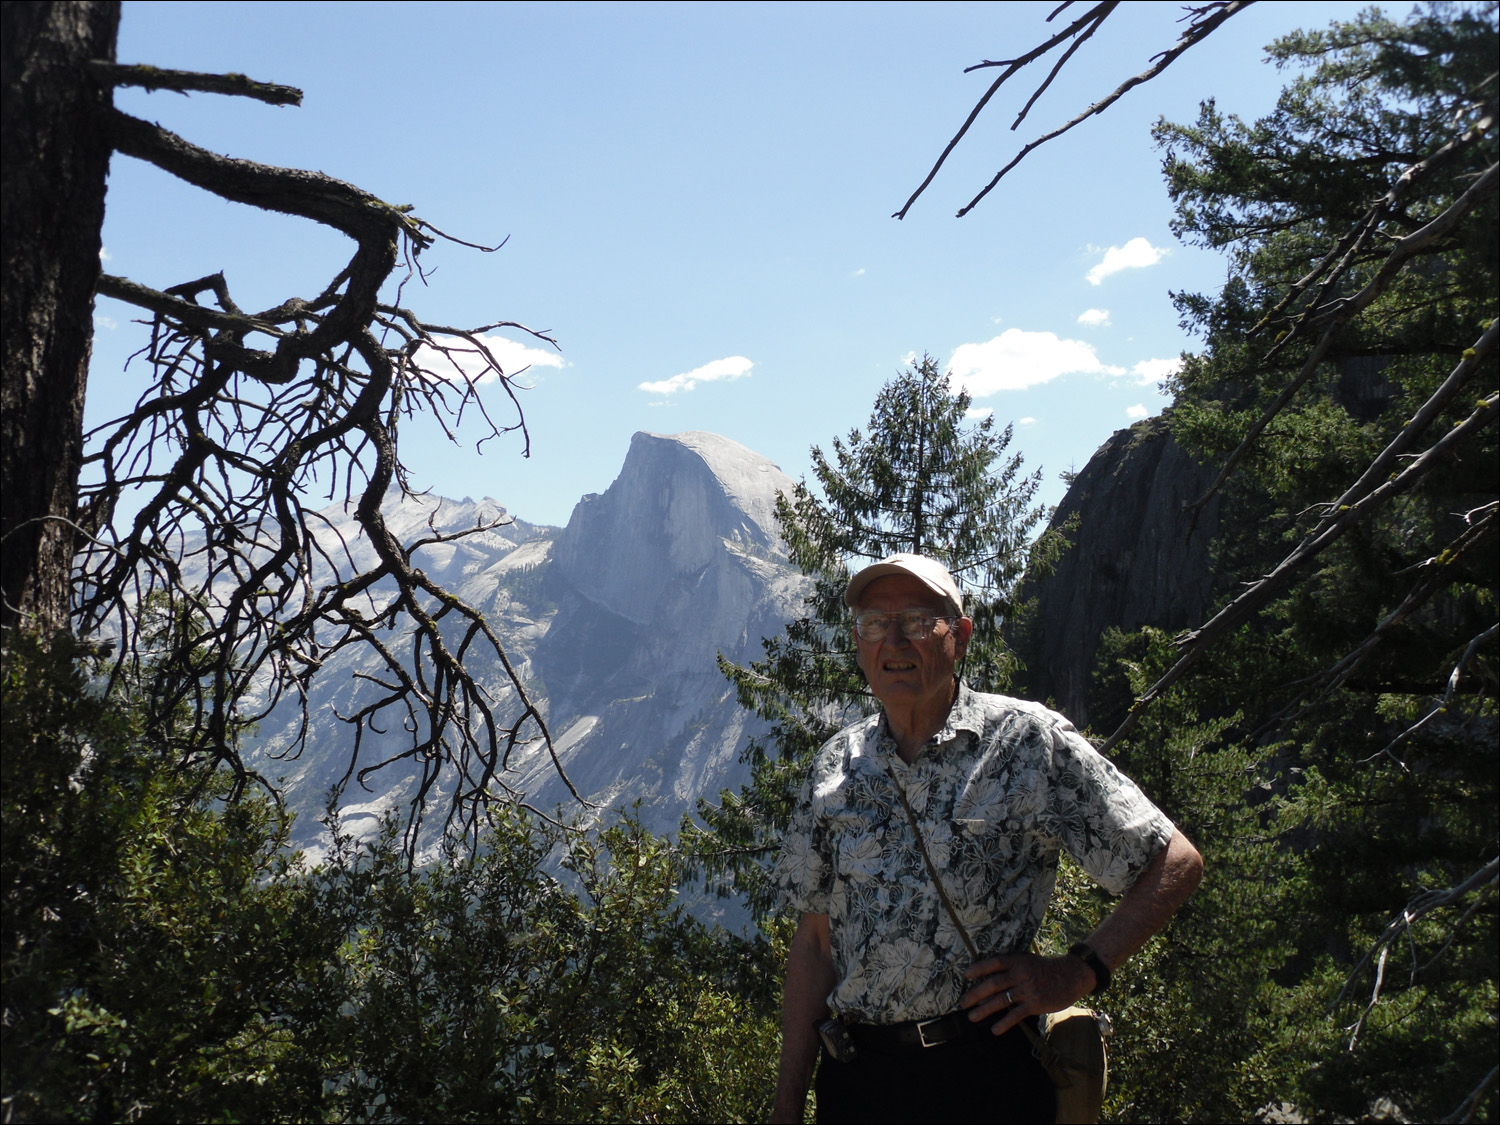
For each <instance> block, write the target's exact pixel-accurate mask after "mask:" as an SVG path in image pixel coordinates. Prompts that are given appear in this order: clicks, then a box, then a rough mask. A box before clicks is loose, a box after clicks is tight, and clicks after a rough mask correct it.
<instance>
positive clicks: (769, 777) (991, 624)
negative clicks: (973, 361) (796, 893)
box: [681, 356, 1061, 918]
mask: <svg viewBox="0 0 1500 1125" xmlns="http://www.w3.org/2000/svg"><path fill="white" fill-rule="evenodd" d="M969 405H970V399H969V396H968V394H967V393H966V392H964V391H962V390H954V388H953V387H952V386H951V385H950V381H949V377H948V375H946V374H942V373H940V371H939V369H938V365H937V361H936V360H934V359H933V358H932V357H931V356H923V357H922V359H921V360H920V361H917V362H915V363H913V364H911V365H910V366H909V367H908V368H907V369H906V370H905V371H903V372H901V373H899V374H898V375H897V376H896V377H895V378H894V379H892V380H891V381H890V382H889V383H887V384H886V385H885V386H884V387H882V388H881V390H880V393H879V394H878V395H877V396H876V399H875V406H874V409H873V410H872V411H871V414H870V421H869V425H868V426H867V427H866V428H865V430H864V431H860V430H858V429H855V430H851V431H850V432H849V435H848V437H847V438H843V439H840V438H837V437H836V438H834V439H833V456H832V459H830V458H829V457H828V456H827V455H825V454H824V452H823V451H822V450H821V449H819V448H818V447H816V446H814V447H813V449H812V463H813V475H814V476H815V477H816V479H817V486H816V489H814V487H812V486H810V485H809V484H808V483H807V481H805V480H803V481H801V482H799V483H798V484H797V486H796V487H795V488H794V489H793V491H792V494H791V495H790V496H786V495H782V496H780V497H779V498H778V500H777V506H776V518H777V523H778V524H779V526H780V529H781V534H782V537H783V539H784V540H785V542H786V545H787V549H788V552H789V554H790V556H791V560H792V562H793V563H794V564H795V565H796V566H797V567H798V568H799V569H800V570H801V571H802V572H803V574H805V575H807V576H808V577H809V578H811V579H812V583H813V589H812V592H811V593H810V594H809V595H808V597H807V598H806V600H805V602H804V604H805V606H806V612H805V614H804V616H802V617H801V618H798V619H797V620H795V621H792V622H789V623H788V624H787V627H786V631H785V632H784V633H783V634H782V635H781V636H778V637H772V638H767V639H766V640H765V641H764V642H763V644H764V648H765V659H763V660H759V661H756V662H755V663H753V664H751V665H750V667H748V668H741V667H738V666H736V665H734V664H732V663H730V662H729V661H727V660H725V659H723V657H720V660H719V667H720V669H721V670H722V671H723V673H724V674H725V675H726V676H727V677H728V678H729V679H730V681H731V682H732V683H733V684H734V686H735V692H736V694H737V695H738V697H739V701H740V705H741V706H742V707H745V708H746V709H748V710H750V711H753V712H754V713H755V714H756V715H758V716H759V717H760V718H762V719H765V720H766V721H767V722H769V723H770V724H771V732H770V734H769V735H768V736H766V737H764V738H759V739H754V740H752V741H751V743H750V745H749V747H748V748H747V750H746V752H745V754H746V759H747V760H748V761H749V763H750V766H751V780H750V782H749V784H748V785H746V786H744V787H742V789H741V791H740V792H739V793H731V792H730V791H728V790H725V791H724V792H723V793H722V794H721V795H720V804H719V805H717V806H715V805H713V804H711V803H710V802H707V801H700V802H699V806H698V814H699V816H700V817H701V818H702V820H703V822H704V824H705V825H706V826H707V829H706V831H705V830H704V829H703V828H700V827H699V826H698V825H696V824H694V823H693V822H692V820H691V819H690V818H685V819H684V822H683V828H682V837H681V839H682V842H683V847H684V849H685V850H687V851H689V852H691V853H692V854H693V855H694V856H695V857H696V858H697V860H698V861H699V863H700V864H701V865H702V869H703V870H704V871H706V872H707V873H708V875H709V877H710V880H711V881H712V880H713V879H715V878H717V879H719V880H720V882H719V884H718V885H719V887H720V889H721V891H723V892H724V893H731V894H740V895H743V896H744V898H745V899H746V901H747V902H748V903H749V905H750V908H751V911H752V913H753V914H755V915H756V916H757V917H762V918H763V917H765V916H766V912H767V911H768V910H769V909H770V907H771V900H772V891H771V888H770V887H769V885H768V884H767V882H766V872H767V869H768V865H769V862H770V861H771V860H773V859H774V858H775V852H776V848H777V847H778V846H779V842H780V838H781V833H782V831H783V830H784V829H785V827H786V824H787V821H788V820H789V819H790V817H791V812H792V805H793V803H794V801H795V799H796V796H797V792H798V790H799V789H800V787H801V784H802V779H803V776H804V775H805V773H806V770H807V766H808V763H809V762H810V761H811V759H812V755H813V754H814V753H815V752H816V751H817V749H818V747H820V746H821V745H822V744H823V743H824V742H826V741H827V740H828V739H829V738H831V737H832V736H833V735H834V734H835V733H837V731H838V730H839V729H840V727H842V726H843V725H844V724H845V723H846V722H848V721H849V720H850V719H851V718H852V717H854V716H855V715H858V714H861V713H864V712H865V711H867V710H868V709H870V708H871V707H873V706H874V702H873V699H872V698H871V696H870V692H869V689H868V687H867V686H866V684H865V680H864V676H863V674H862V673H861V672H860V671H859V668H858V666H857V665H856V663H855V650H854V644H853V639H852V633H851V631H850V625H849V613H848V609H847V608H846V607H845V605H844V601H843V597H844V587H845V586H846V585H847V584H848V581H849V576H850V575H851V574H852V573H853V571H854V570H857V569H858V568H859V567H862V566H864V565H866V564H868V563H871V562H874V561H876V560H879V559H882V558H884V557H886V556H887V555H891V554H896V553H898V552H911V553H916V554H923V555H928V556H931V557H933V558H937V559H940V560H941V561H942V562H943V563H944V564H945V565H946V566H947V567H948V569H949V570H950V571H951V572H952V573H953V576H954V577H955V578H956V579H957V580H958V582H959V586H960V588H961V589H962V590H963V592H964V597H965V611H966V612H967V613H968V614H969V615H970V616H972V617H973V618H974V634H973V638H972V639H971V641H970V643H969V655H968V658H967V660H966V662H965V668H964V674H965V676H966V678H967V679H968V681H969V682H970V684H971V685H973V686H974V687H975V688H977V689H979V690H982V691H999V690H1002V689H1003V688H1004V687H1005V686H1006V685H1007V684H1008V683H1009V682H1010V679H1011V676H1012V675H1013V674H1014V672H1015V670H1016V669H1015V661H1014V657H1013V656H1012V655H1011V654H1010V653H1009V652H1008V651H1007V650H1006V649H1005V647H1004V644H1003V642H1002V640H1001V638H1000V625H1001V623H1002V622H1003V621H1004V620H1005V619H1006V618H1007V617H1008V616H1011V615H1013V614H1015V613H1016V612H1018V611H1019V610H1020V609H1022V608H1023V607H1020V606H1018V605H1017V604H1016V601H1015V595H1016V590H1017V587H1018V586H1019V583H1020V579H1021V576H1022V573H1023V571H1024V570H1025V568H1026V566H1027V564H1028V561H1029V562H1030V564H1031V566H1032V568H1033V571H1034V572H1035V571H1036V570H1038V569H1040V568H1041V567H1043V566H1044V565H1045V563H1046V561H1047V560H1048V559H1049V558H1050V556H1051V553H1052V552H1054V551H1055V549H1056V546H1055V545H1056V544H1057V543H1059V542H1060V541H1061V540H1060V536H1059V535H1058V534H1057V533H1049V534H1047V535H1044V536H1043V537H1042V539H1041V540H1040V541H1039V542H1037V543H1036V544H1033V543H1032V541H1031V540H1032V536H1033V535H1034V534H1035V532H1036V529H1037V528H1038V526H1039V525H1041V523H1042V521H1043V518H1044V512H1043V509H1042V508H1041V506H1040V505H1038V504H1037V503H1036V492H1037V488H1038V487H1039V485H1040V483H1041V474H1040V473H1039V472H1034V473H1032V474H1031V475H1029V476H1028V475H1025V474H1023V472H1022V469H1021V460H1022V459H1021V455H1020V454H1011V455H1009V456H1007V450H1008V448H1009V446H1010V441H1011V435H1012V428H1011V427H1010V426H1006V427H1005V428H1004V429H1003V430H1002V429H999V428H998V427H996V425H995V420H994V417H993V416H992V415H988V416H986V417H984V418H983V419H981V420H979V421H978V422H977V423H973V422H971V421H970V420H969V418H968V411H969Z"/></svg>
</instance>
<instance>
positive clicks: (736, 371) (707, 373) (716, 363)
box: [636, 355, 755, 395]
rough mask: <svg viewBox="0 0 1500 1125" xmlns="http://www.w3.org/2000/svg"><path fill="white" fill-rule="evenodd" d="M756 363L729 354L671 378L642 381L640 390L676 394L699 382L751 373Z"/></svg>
mask: <svg viewBox="0 0 1500 1125" xmlns="http://www.w3.org/2000/svg"><path fill="white" fill-rule="evenodd" d="M754 366H755V364H754V363H752V362H751V361H750V360H748V359H746V358H745V357H744V356H742V355H732V356H727V357H725V358H724V359H715V360H712V361H710V362H708V363H705V364H704V365H703V366H702V367H695V368H693V369H692V370H691V371H684V372H683V373H682V374H681V375H673V376H672V377H671V378H670V379H658V380H657V381H656V382H653V383H641V384H640V385H639V386H637V387H636V390H638V391H645V392H646V393H647V394H653V395H675V394H676V393H677V392H678V391H690V390H692V389H693V388H694V387H696V386H697V385H698V384H699V383H712V382H715V381H717V380H719V379H740V378H743V377H744V376H746V375H748V374H750V368H752V367H754Z"/></svg>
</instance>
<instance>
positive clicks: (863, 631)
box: [854, 609, 958, 641]
mask: <svg viewBox="0 0 1500 1125" xmlns="http://www.w3.org/2000/svg"><path fill="white" fill-rule="evenodd" d="M957 620H958V618H957V617H954V616H952V615H944V614H936V613H928V612H927V611H926V610H925V609H908V610H903V611H902V612H901V613H881V612H880V611H879V610H876V609H869V610H865V611H864V612H863V613H856V614H855V615H854V630H855V632H857V633H858V634H859V639H860V640H862V641H879V640H884V639H885V635H886V633H887V632H888V631H889V629H890V627H891V623H892V622H893V621H894V622H897V623H899V624H900V626H901V635H902V636H904V637H905V638H906V639H907V640H909V641H925V640H926V639H927V638H928V637H930V636H932V629H933V626H934V625H936V624H937V623H938V622H939V621H957Z"/></svg>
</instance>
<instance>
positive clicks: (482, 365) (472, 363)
mask: <svg viewBox="0 0 1500 1125" xmlns="http://www.w3.org/2000/svg"><path fill="white" fill-rule="evenodd" d="M479 340H480V341H481V342H482V343H483V344H484V346H485V347H486V348H487V349H488V350H489V353H490V355H492V356H494V357H495V362H496V363H498V364H499V365H500V370H501V371H503V372H504V373H505V374H506V375H517V374H519V373H520V372H522V371H524V370H525V369H526V368H528V367H561V366H562V365H563V358H562V356H560V355H558V354H557V353H556V352H553V351H543V350H542V349H541V348H529V347H527V346H526V345H525V344H520V343H517V342H516V341H515V340H508V339H506V338H505V337H504V336H480V337H479ZM443 343H444V345H445V347H446V348H447V351H446V352H445V351H440V350H439V349H437V348H434V347H433V346H432V345H431V344H423V345H422V346H421V347H420V348H418V349H417V355H416V360H417V363H418V365H420V366H421V367H423V368H425V369H426V370H427V371H428V372H429V373H430V374H431V375H433V376H435V377H436V378H439V379H454V380H456V379H458V378H459V376H460V373H462V374H463V375H466V376H468V377H469V378H471V379H474V380H475V382H478V383H488V382H491V381H492V380H494V379H496V378H498V377H499V376H498V375H497V373H496V372H495V369H494V368H493V367H491V366H490V364H489V361H488V360H487V359H486V358H485V356H484V355H483V353H481V352H480V351H479V349H478V348H476V347H475V346H474V345H473V344H471V343H469V341H467V340H465V339H463V338H462V337H457V338H455V337H445V338H444V339H443Z"/></svg>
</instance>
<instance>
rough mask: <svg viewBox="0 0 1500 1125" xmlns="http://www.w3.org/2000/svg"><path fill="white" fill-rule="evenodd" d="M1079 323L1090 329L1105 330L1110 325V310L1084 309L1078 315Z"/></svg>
mask: <svg viewBox="0 0 1500 1125" xmlns="http://www.w3.org/2000/svg"><path fill="white" fill-rule="evenodd" d="M1078 323H1079V324H1084V325H1087V326H1088V327H1090V328H1103V327H1105V326H1106V325H1108V324H1109V310H1108V309H1084V310H1083V312H1081V313H1079V314H1078Z"/></svg>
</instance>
